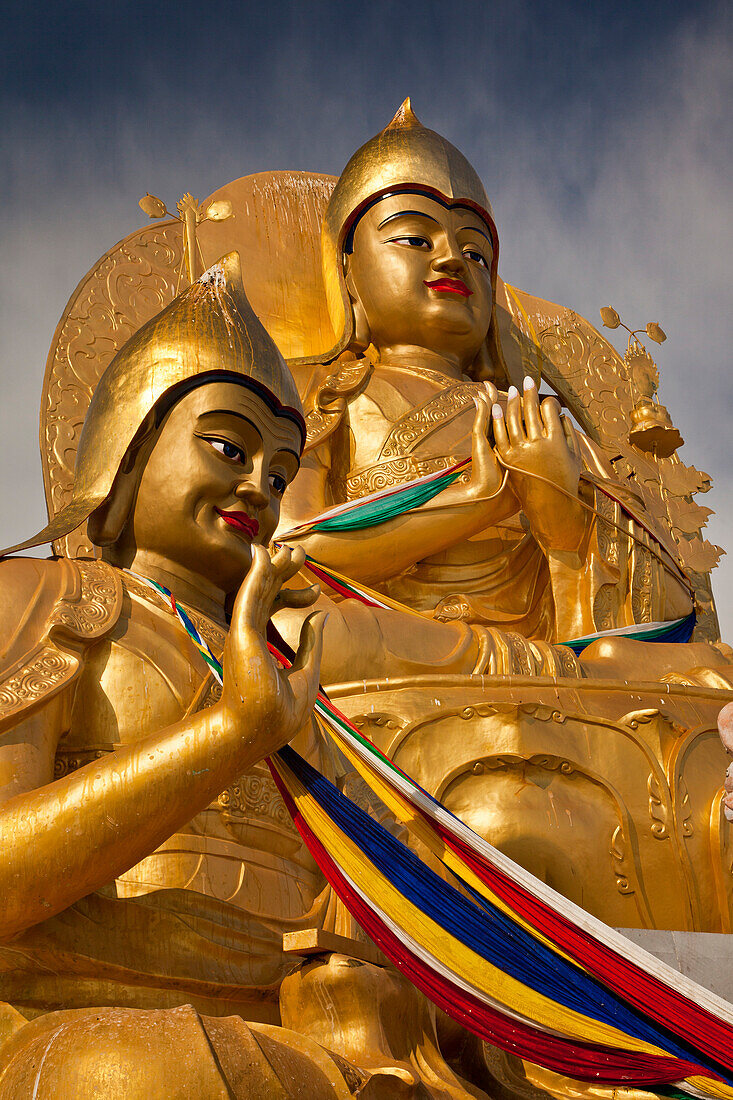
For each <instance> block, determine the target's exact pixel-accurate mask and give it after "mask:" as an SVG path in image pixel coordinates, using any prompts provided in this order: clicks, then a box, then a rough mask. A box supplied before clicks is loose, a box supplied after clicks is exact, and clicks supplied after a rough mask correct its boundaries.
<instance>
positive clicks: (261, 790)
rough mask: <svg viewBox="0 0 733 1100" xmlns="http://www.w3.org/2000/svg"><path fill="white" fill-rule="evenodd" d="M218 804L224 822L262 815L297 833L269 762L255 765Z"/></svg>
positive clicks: (240, 820) (228, 823) (225, 792)
mask: <svg viewBox="0 0 733 1100" xmlns="http://www.w3.org/2000/svg"><path fill="white" fill-rule="evenodd" d="M216 806H217V808H218V810H219V813H220V814H221V818H222V820H223V822H224V824H225V825H231V824H241V823H242V822H244V821H248V820H251V819H252V818H262V819H265V820H267V821H269V822H271V823H273V824H275V825H277V826H278V827H279V828H281V829H286V830H287V831H288V832H292V833H297V830H296V828H295V826H294V825H293V822H292V819H291V817H290V814H289V813H288V810H287V807H286V806H285V803H284V802H283V800H282V798H281V797H280V792H279V791H278V789H277V787H276V786H275V784H274V782H273V779H272V776H271V775H270V773H269V771H268V769H267V765H266V764H255V766H254V768H253V769H252V771H251V772H250V773H249V774H248V775H243V776H241V778H240V779H238V780H237V782H236V783H233V784H232V785H231V786H230V787H227V789H226V790H225V791H222V793H221V794H220V795H219V798H218V799H217V802H216Z"/></svg>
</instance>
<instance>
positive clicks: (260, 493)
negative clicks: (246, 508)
mask: <svg viewBox="0 0 733 1100" xmlns="http://www.w3.org/2000/svg"><path fill="white" fill-rule="evenodd" d="M234 495H235V496H236V497H238V498H239V499H240V500H246V501H247V502H248V503H249V504H250V505H252V507H254V508H257V509H261V508H266V507H267V505H268V504H269V503H270V484H269V481H268V478H267V475H266V473H265V470H264V467H263V468H260V467H258V466H257V465H256V466H255V467H254V469H252V470H248V471H247V473H246V474H243V475H242V477H241V478H240V480H239V483H238V484H237V486H236V488H235V490H234Z"/></svg>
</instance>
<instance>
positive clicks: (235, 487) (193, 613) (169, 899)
mask: <svg viewBox="0 0 733 1100" xmlns="http://www.w3.org/2000/svg"><path fill="white" fill-rule="evenodd" d="M304 439H305V425H304V422H303V416H302V410H301V405H300V400H299V397H298V394H297V390H296V388H295V385H294V382H293V379H292V377H291V375H290V374H289V372H288V370H287V367H286V366H285V363H284V360H283V359H282V356H281V355H280V353H279V352H278V350H277V348H276V347H275V345H274V343H273V342H272V340H271V339H270V337H269V336H268V335H267V333H266V332H265V330H264V328H263V327H262V325H261V324H260V323H259V321H258V320H257V318H256V316H255V315H254V313H253V312H252V309H251V307H250V305H249V302H248V301H247V298H246V296H245V293H244V289H243V285H242V279H241V272H240V266H239V257H238V255H237V254H236V253H232V254H230V255H228V256H226V257H225V258H224V259H222V260H221V261H219V262H218V263H217V264H215V265H214V266H213V267H211V268H210V269H209V270H208V271H207V272H206V273H205V274H204V275H203V276H202V277H201V278H200V279H198V280H197V281H195V282H194V283H193V284H192V285H191V287H189V288H188V289H187V290H186V291H184V292H183V293H182V294H180V295H179V296H178V297H176V298H175V299H174V300H173V302H172V303H171V304H170V305H168V306H167V308H165V309H164V310H163V311H162V312H161V313H159V314H158V315H156V316H155V317H154V318H153V319H152V320H150V321H149V322H148V323H147V324H145V325H143V326H142V327H141V328H140V329H139V331H138V332H137V333H136V334H135V335H134V336H133V338H132V339H130V340H129V341H128V342H127V343H126V344H125V345H124V347H123V348H122V349H121V350H120V351H119V352H118V354H117V355H116V356H115V357H114V359H113V360H112V362H111V363H110V365H109V366H108V368H107V369H106V371H105V372H104V374H103V375H102V377H101V379H100V380H99V382H98V384H97V386H96V388H95V391H94V395H93V398H92V401H91V404H90V407H89V410H88V413H87V415H86V417H85V421H84V427H83V431H82V434H81V438H80V441H79V447H78V457H77V464H76V474H75V480H74V485H73V492H72V495H71V499H70V501H69V502H68V504H67V505H66V506H65V507H64V508H62V509H60V510H59V511H58V512H57V513H56V514H55V515H54V516H53V518H52V520H51V522H50V523H49V525H48V526H47V527H46V528H45V529H44V530H43V531H41V532H40V533H39V534H38V535H37V536H36V537H35V538H32V539H30V540H28V541H27V542H26V543H24V544H22V548H27V547H30V546H33V545H37V544H39V543H43V542H46V541H48V540H49V539H61V538H64V537H66V536H67V535H68V534H69V533H70V532H72V531H73V530H75V529H76V528H77V527H78V526H79V524H80V523H82V522H86V523H87V530H88V532H89V535H90V538H91V539H92V542H93V544H94V546H95V547H98V548H99V549H100V550H101V557H100V558H98V559H94V558H77V559H71V558H64V557H60V558H52V559H48V560H37V559H32V558H25V557H17V558H12V557H11V558H6V560H4V561H2V562H1V563H0V593H1V595H0V607H1V608H2V625H3V649H2V654H3V656H2V673H1V674H0V680H1V686H0V720H1V721H2V726H1V727H0V783H1V787H0V790H2V797H1V798H0V836H2V857H0V893H1V894H2V898H3V904H2V907H1V912H0V1097H2V1098H3V1100H5V1098H11V1097H12V1098H13V1100H17V1098H18V1097H20V1096H26V1095H27V1096H30V1095H31V1094H32V1095H33V1096H34V1097H37V1098H38V1100H41V1098H46V1100H51V1098H54V1100H56V1098H58V1097H60V1096H74V1097H79V1098H82V1097H87V1096H89V1097H91V1096H104V1097H110V1098H112V1097H123V1096H124V1097H126V1098H130V1097H138V1096H139V1097H143V1096H161V1097H163V1096H165V1097H171V1098H173V1097H184V1096H185V1097H189V1096H190V1097H194V1096H196V1097H199V1096H200V1097H219V1096H229V1097H232V1096H236V1097H247V1098H249V1097H251V1098H257V1100H259V1098H260V1097H265V1096H273V1097H282V1098H285V1097H290V1096H293V1097H294V1096H296V1095H297V1096H301V1095H308V1096H309V1097H313V1098H321V1097H323V1098H324V1100H325V1098H339V1100H344V1098H346V1097H349V1096H352V1095H353V1094H354V1093H355V1091H356V1090H357V1088H361V1087H362V1086H363V1085H364V1084H365V1082H366V1081H367V1080H371V1081H372V1092H371V1093H369V1094H368V1095H373V1096H374V1097H375V1098H377V1097H379V1096H383V1095H389V1093H388V1092H387V1091H384V1088H383V1087H382V1086H380V1085H379V1080H380V1073H379V1072H377V1070H380V1071H384V1072H382V1077H385V1075H386V1081H387V1085H388V1086H389V1083H390V1082H393V1081H395V1080H397V1081H398V1083H400V1085H401V1086H404V1087H405V1088H407V1087H408V1085H409V1086H410V1087H412V1086H411V1085H410V1083H412V1085H415V1087H418V1086H417V1085H416V1080H415V1078H413V1076H412V1075H411V1074H410V1072H409V1068H406V1067H409V1060H408V1062H407V1063H406V1065H405V1066H401V1065H400V1064H399V1061H400V1060H399V1059H397V1061H396V1062H395V1064H394V1065H390V1066H388V1067H387V1069H386V1070H385V1069H384V1056H383V1054H384V1050H385V1049H386V1047H385V1042H382V1043H381V1046H380V1045H379V1044H377V1046H378V1047H379V1049H375V1046H374V1044H373V1043H372V1045H371V1047H370V1048H369V1049H367V1047H366V1046H364V1047H363V1048H362V1049H359V1048H358V1044H357V1047H356V1048H354V1043H353V1040H352V1045H351V1048H350V1050H351V1049H354V1053H355V1055H356V1056H358V1057H359V1058H360V1062H361V1066H362V1067H364V1066H366V1065H369V1066H370V1067H371V1068H370V1069H364V1068H359V1067H357V1066H354V1065H351V1064H349V1063H348V1061H346V1060H345V1059H344V1058H341V1057H340V1056H339V1055H338V1054H336V1053H334V1052H333V1051H330V1050H325V1049H324V1047H323V1046H322V1045H320V1044H319V1043H318V1042H316V1041H314V1040H313V1039H312V1038H308V1036H306V1035H304V1034H300V1035H298V1034H296V1033H295V1031H294V1030H292V1029H293V1028H297V1018H296V1017H295V1015H294V1013H293V1012H292V1011H291V1012H290V1014H289V1015H288V1009H287V1003H285V1002H283V1003H282V1006H281V1003H280V1002H279V994H280V987H281V983H282V980H283V978H284V976H285V975H287V974H288V973H289V972H291V971H292V970H293V967H294V966H295V965H296V963H297V960H296V959H294V958H293V956H292V955H288V954H286V953H285V951H284V947H283V936H284V934H285V933H287V932H293V931H297V930H298V929H304V928H305V929H314V928H315V929H324V928H331V929H334V930H336V931H338V929H339V927H341V925H343V918H340V917H339V914H338V906H337V904H335V902H334V899H333V898H332V896H331V893H330V890H329V889H328V888H327V887H326V884H325V880H324V879H323V877H322V875H321V873H320V871H319V870H318V868H317V866H316V864H315V862H314V861H313V859H312V858H311V857H310V855H309V853H308V852H307V850H306V849H305V847H304V845H303V843H302V841H301V839H300V836H299V834H298V832H297V830H296V828H295V826H294V824H293V822H292V821H291V820H290V817H289V814H288V813H287V810H286V808H285V805H284V804H283V802H282V800H281V799H280V797H279V795H278V793H277V790H276V788H275V786H274V784H273V783H272V780H271V778H270V776H269V772H268V769H267V765H266V764H265V763H264V761H263V758H264V757H266V756H267V755H268V754H269V753H272V752H274V751H275V750H276V749H277V748H279V747H280V746H281V745H283V744H284V743H286V742H287V741H289V740H291V739H292V738H295V742H294V743H295V744H296V745H298V746H299V749H300V751H301V752H302V753H303V754H304V755H306V756H308V757H309V758H310V759H311V760H312V761H314V763H316V765H317V766H318V767H319V768H320V769H322V770H323V771H324V772H326V773H330V774H333V765H332V762H331V760H330V758H329V755H328V753H327V752H326V750H325V748H324V746H323V744H322V743H321V742H320V741H319V740H318V738H317V736H316V733H315V728H314V727H313V726H312V723H311V719H310V712H311V710H312V707H313V702H314V698H315V692H316V687H317V681H318V666H319V660H320V651H321V642H322V627H323V616H322V615H321V614H319V613H318V612H316V613H313V614H312V615H311V616H309V618H308V620H307V622H306V624H305V626H304V629H303V632H302V636H301V641H300V643H299V646H298V652H297V655H296V657H295V660H294V662H293V665H292V668H291V669H290V670H289V671H288V672H285V671H284V670H282V669H281V668H280V667H279V666H278V665H277V664H276V663H275V661H274V659H273V658H272V657H271V655H270V652H269V651H268V647H267V639H266V631H267V625H268V621H269V619H270V616H271V614H272V612H273V610H275V609H276V608H278V607H286V606H291V607H295V606H298V607H303V608H304V607H307V606H309V605H310V604H312V602H313V600H314V598H315V596H316V595H317V591H318V590H317V588H314V587H308V588H305V589H301V590H298V589H294V588H292V587H288V586H287V582H288V581H290V580H291V578H292V577H293V576H294V575H295V574H296V573H297V572H298V570H299V569H300V568H301V566H302V564H303V553H302V551H300V550H298V549H295V550H293V551H292V552H291V550H289V549H287V548H281V549H280V550H279V551H277V552H276V553H274V554H273V555H272V557H271V556H270V555H269V554H268V551H267V549H266V547H267V546H268V545H269V543H270V540H271V538H272V535H273V532H274V530H275V527H276V525H277V521H278V514H279V510H280V503H281V498H282V494H283V492H284V490H285V488H286V487H287V485H288V484H289V483H290V482H291V481H292V480H293V478H294V476H295V473H296V471H297V468H298V464H299V461H300V453H301V449H302V445H303V442H304ZM20 548H21V547H14V548H13V550H18V549H20ZM170 593H172V594H173V596H174V597H175V600H177V601H180V603H179V604H178V605H177V606H179V607H181V608H183V609H184V613H185V615H186V616H187V620H188V621H189V622H190V623H192V624H193V628H194V629H195V631H197V632H198V637H199V638H200V639H203V643H202V644H197V643H196V637H195V634H194V632H193V631H189V630H188V628H187V629H186V630H184V629H183V627H182V622H183V619H182V618H181V617H180V615H179V614H178V613H177V612H176V610H175V606H174V601H173V598H172V597H170ZM206 647H208V651H210V652H211V653H213V654H214V655H215V657H216V659H221V660H222V661H223V666H224V680H223V686H221V685H220V684H219V683H218V682H217V680H216V679H215V678H213V677H212V675H211V669H210V665H209V663H208V662H207V659H206V654H205V652H204V650H205V649H206ZM222 654H223V656H222ZM339 920H341V925H340V924H339ZM339 960H341V962H342V964H343V965H339ZM354 967H358V968H360V969H359V975H358V977H359V981H360V982H361V983H362V985H364V983H365V982H366V985H364V990H363V991H362V992H360V989H359V981H357V982H356V985H355V983H354V980H353V975H354V972H355V971H354ZM370 975H371V977H370ZM303 987H305V988H306V990H307V989H309V988H310V989H311V990H315V991H316V994H317V995H318V996H320V1001H319V1002H318V1003H320V1005H321V1008H323V1006H324V1005H325V1006H326V1007H325V1009H324V1011H326V1013H328V997H329V996H333V995H338V996H341V997H342V998H343V997H344V996H348V997H350V1001H351V1004H352V1009H353V1011H356V1012H358V1013H359V1016H360V1019H361V1020H363V1021H364V1023H365V1026H368V1021H369V1018H370V1012H371V1013H372V1017H373V1020H374V1024H373V1030H375V1031H377V1032H378V1029H379V1025H378V1020H379V1019H380V1011H381V1010H380V1008H379V1000H380V994H379V992H378V991H379V990H380V989H381V990H382V994H383V998H382V999H383V1000H384V1002H385V1006H386V1007H385V1008H384V1011H386V1012H387V1013H390V1012H391V1013H392V1015H393V1016H394V1015H395V1007H394V1006H395V1005H396V1004H399V1003H401V1004H402V1005H403V1007H404V1006H405V1005H408V1006H412V1007H411V1011H409V1012H407V1013H406V1019H407V1018H408V1017H409V1020H410V1027H411V1028H412V1032H413V1033H414V1035H413V1038H414V1041H415V1042H417V1043H419V1044H422V1048H423V1050H424V1051H426V1052H427V1053H428V1057H427V1058H426V1059H425V1067H426V1068H425V1072H426V1074H427V1077H428V1078H430V1075H431V1072H432V1080H433V1083H434V1084H436V1087H435V1088H433V1089H428V1090H427V1091H424V1092H423V1093H420V1095H423V1094H424V1095H430V1096H435V1097H436V1098H437V1097H447V1096H451V1097H456V1098H459V1097H464V1096H467V1095H471V1096H479V1095H482V1094H481V1093H480V1092H479V1091H478V1090H473V1091H471V1092H469V1093H467V1092H466V1091H465V1090H464V1089H463V1088H462V1087H461V1086H460V1085H459V1083H458V1080H457V1078H455V1077H454V1075H453V1074H452V1073H451V1072H450V1071H449V1070H448V1068H447V1066H445V1064H444V1063H442V1060H441V1058H440V1056H439V1054H438V1052H437V1049H434V1050H433V1053H432V1062H433V1067H434V1068H433V1070H432V1071H431V1070H430V1069H429V1066H430V1062H431V1055H430V1049H431V1048H430V1035H429V1034H427V1032H426V1030H425V1026H423V1025H425V1024H426V1021H427V1031H429V1030H430V1027H431V1026H432V1025H430V1021H429V1018H428V1013H427V1009H426V1007H425V1005H424V1004H423V1003H422V1002H420V1001H419V1000H418V995H417V994H416V993H415V991H413V990H412V989H411V987H409V985H408V983H407V982H406V981H405V980H404V979H402V978H401V977H399V975H396V974H394V975H392V976H388V972H387V971H386V970H385V969H383V968H382V966H376V965H372V964H369V963H367V962H364V963H357V962H355V960H353V959H346V958H343V959H342V958H341V957H340V956H339V955H338V954H336V955H333V954H332V955H330V956H329V958H328V959H327V960H326V962H325V963H323V964H321V963H319V962H318V961H317V962H316V963H315V964H311V965H310V967H309V968H308V975H307V977H304V978H303V980H302V981H300V983H299V985H298V996H300V997H301V999H302V996H303V992H302V990H303ZM349 991H350V992H349ZM354 1006H355V1007H354ZM309 1015H310V1020H311V1023H312V1025H313V1027H317V1026H319V1011H318V1008H317V1005H316V1006H312V1007H311V1009H310V1014H309ZM245 1020H246V1021H247V1023H245ZM283 1023H285V1025H286V1026H285V1027H283V1026H281V1025H282V1024H283ZM344 1023H345V1024H347V1023H348V1018H345V1019H344ZM406 1026H407V1025H405V1027H406ZM405 1027H403V1028H402V1029H401V1030H400V1029H399V1028H397V1029H396V1032H395V1036H394V1038H395V1040H396V1042H397V1044H398V1045H399V1043H400V1042H402V1040H403V1039H404V1035H405V1034H406V1031H405ZM421 1029H422V1030H421ZM331 1030H333V1028H331ZM321 1031H322V1032H323V1034H324V1035H325V1041H326V1045H327V1043H328V1030H327V1029H326V1028H323V1027H321ZM335 1042H336V1038H335V1037H334V1043H335ZM345 1042H346V1040H345V1041H344V1043H342V1047H343V1046H344V1045H345ZM402 1047H403V1049H402V1054H401V1057H402V1061H403V1062H404V1061H405V1049H404V1048H405V1043H404V1042H402ZM380 1057H381V1064H380ZM393 1061H394V1059H393ZM441 1074H442V1076H441ZM375 1082H376V1083H375ZM405 1082H407V1084H405ZM437 1086H439V1087H437ZM380 1087H382V1088H383V1090H382V1091H381V1092H380ZM420 1087H422V1088H423V1089H425V1088H426V1086H420ZM408 1093H409V1089H408Z"/></svg>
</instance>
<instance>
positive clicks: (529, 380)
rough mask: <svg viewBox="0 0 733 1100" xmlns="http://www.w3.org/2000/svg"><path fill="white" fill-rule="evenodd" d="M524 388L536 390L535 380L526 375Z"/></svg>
mask: <svg viewBox="0 0 733 1100" xmlns="http://www.w3.org/2000/svg"><path fill="white" fill-rule="evenodd" d="M524 388H525V390H533V389H534V378H530V377H529V375H528V374H525V376H524Z"/></svg>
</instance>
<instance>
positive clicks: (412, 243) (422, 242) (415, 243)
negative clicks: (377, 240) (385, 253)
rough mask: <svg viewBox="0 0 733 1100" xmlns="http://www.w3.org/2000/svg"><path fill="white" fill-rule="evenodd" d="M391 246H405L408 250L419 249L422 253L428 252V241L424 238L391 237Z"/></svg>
mask: <svg viewBox="0 0 733 1100" xmlns="http://www.w3.org/2000/svg"><path fill="white" fill-rule="evenodd" d="M390 243H391V244H406V245H408V246H409V247H410V248H421V249H422V250H423V252H429V251H430V241H429V240H427V239H426V238H425V237H392V239H391V242H390Z"/></svg>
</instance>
